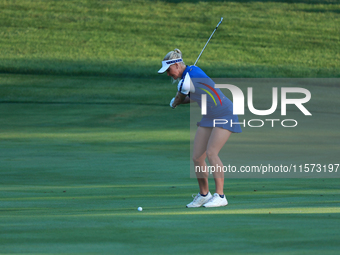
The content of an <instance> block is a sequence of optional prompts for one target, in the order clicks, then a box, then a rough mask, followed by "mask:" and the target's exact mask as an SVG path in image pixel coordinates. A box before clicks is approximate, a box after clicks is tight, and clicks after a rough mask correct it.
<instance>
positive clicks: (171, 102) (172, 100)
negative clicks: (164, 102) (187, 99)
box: [170, 98, 176, 109]
mask: <svg viewBox="0 0 340 255" xmlns="http://www.w3.org/2000/svg"><path fill="white" fill-rule="evenodd" d="M174 101H175V98H173V99H171V101H170V107H171V108H172V109H175V108H176V106H175V107H173V106H172V104H173V102H174Z"/></svg>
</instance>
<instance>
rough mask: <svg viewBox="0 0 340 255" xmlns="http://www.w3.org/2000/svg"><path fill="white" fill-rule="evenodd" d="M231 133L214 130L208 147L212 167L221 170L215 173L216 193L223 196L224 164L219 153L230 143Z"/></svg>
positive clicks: (223, 130) (220, 129)
mask: <svg viewBox="0 0 340 255" xmlns="http://www.w3.org/2000/svg"><path fill="white" fill-rule="evenodd" d="M230 135H231V132H230V131H229V130H226V129H223V128H218V127H215V128H213V130H212V132H211V135H210V138H209V141H208V146H207V151H206V154H207V157H208V160H209V163H210V165H211V166H215V169H216V170H217V169H220V170H221V171H219V172H217V171H216V172H215V173H213V175H214V179H215V185H216V193H218V194H220V195H223V185H224V173H223V163H222V161H221V159H220V157H219V156H218V153H219V152H220V150H221V149H222V147H223V146H224V144H225V143H226V142H227V141H228V139H229V137H230Z"/></svg>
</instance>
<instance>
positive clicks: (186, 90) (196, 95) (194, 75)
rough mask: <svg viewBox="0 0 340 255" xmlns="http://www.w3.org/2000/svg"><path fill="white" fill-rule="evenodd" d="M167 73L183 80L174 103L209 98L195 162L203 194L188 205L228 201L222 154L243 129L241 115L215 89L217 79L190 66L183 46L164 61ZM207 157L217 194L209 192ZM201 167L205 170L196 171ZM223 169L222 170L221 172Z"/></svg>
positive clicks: (198, 124)
mask: <svg viewBox="0 0 340 255" xmlns="http://www.w3.org/2000/svg"><path fill="white" fill-rule="evenodd" d="M165 71H166V72H167V74H168V76H171V77H172V78H173V79H174V80H177V79H179V78H180V79H181V80H180V81H179V83H178V92H177V94H176V97H174V98H173V99H172V100H171V102H170V106H171V107H172V108H175V107H176V106H177V105H180V104H185V103H189V102H190V101H194V102H197V103H198V104H199V106H200V107H201V103H202V98H206V99H205V102H206V115H203V117H202V119H201V121H200V122H198V123H197V126H198V128H197V131H196V135H195V140H194V151H193V161H194V165H195V172H196V177H197V181H198V185H199V193H198V194H197V195H196V196H195V198H194V200H193V201H192V202H191V203H189V204H188V205H187V207H200V206H204V207H218V206H225V205H227V204H228V201H227V198H226V196H225V195H224V192H223V185H224V173H223V163H222V162H221V160H220V158H219V156H218V154H219V151H220V150H221V149H222V147H223V145H224V144H225V143H226V142H227V140H228V138H229V136H230V135H231V133H240V132H242V130H241V127H240V126H239V124H233V123H238V118H237V116H236V115H233V104H232V102H231V101H230V100H229V99H228V98H227V97H226V96H225V95H224V94H223V93H222V92H221V90H220V89H217V88H215V84H214V82H213V81H212V80H211V79H210V78H209V77H208V76H207V75H206V74H205V73H204V72H203V71H202V70H201V69H200V68H199V67H197V66H186V65H185V64H184V62H183V59H182V53H181V51H180V50H179V49H175V50H174V51H170V52H169V53H168V54H166V56H165V57H164V59H163V61H162V68H161V69H160V70H159V71H158V73H164V72H165ZM214 119H223V120H227V121H223V123H225V122H226V124H216V123H215V122H214ZM206 157H207V158H208V160H209V163H210V166H211V167H212V166H214V167H215V172H214V173H213V177H214V180H215V186H216V187H215V189H216V190H215V193H214V195H213V196H212V195H211V193H210V191H209V184H208V175H209V172H208V171H204V169H207V164H206V162H205V159H206ZM196 169H201V170H202V171H196ZM218 169H220V171H217V170H218Z"/></svg>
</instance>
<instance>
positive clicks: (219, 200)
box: [203, 193, 228, 207]
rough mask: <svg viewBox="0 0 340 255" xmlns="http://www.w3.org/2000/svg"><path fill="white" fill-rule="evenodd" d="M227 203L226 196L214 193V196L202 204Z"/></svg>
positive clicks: (212, 205) (208, 205) (216, 205)
mask: <svg viewBox="0 0 340 255" xmlns="http://www.w3.org/2000/svg"><path fill="white" fill-rule="evenodd" d="M227 204H228V200H227V198H226V197H225V195H224V197H223V198H221V197H220V195H219V194H217V193H215V194H214V196H213V197H212V198H211V199H210V200H209V201H207V202H206V203H205V204H203V207H219V206H226V205H227Z"/></svg>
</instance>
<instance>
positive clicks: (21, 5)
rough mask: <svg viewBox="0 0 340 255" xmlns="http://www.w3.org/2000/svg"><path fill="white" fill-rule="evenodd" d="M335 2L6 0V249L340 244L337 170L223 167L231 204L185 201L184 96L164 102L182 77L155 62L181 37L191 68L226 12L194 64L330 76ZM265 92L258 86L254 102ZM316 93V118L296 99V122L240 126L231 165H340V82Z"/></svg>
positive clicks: (247, 248)
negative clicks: (293, 173) (251, 173)
mask: <svg viewBox="0 0 340 255" xmlns="http://www.w3.org/2000/svg"><path fill="white" fill-rule="evenodd" d="M339 11H340V3H339V1H337V0H328V1H319V0H313V1H305V0H299V1H277V0H274V1H255V0H254V1H252V0H244V1H194V0H189V1H151V0H150V1H147V0H145V1H142V0H138V1H113V0H112V1H111V0H108V1H99V0H98V1H92V0H91V1H90V0H72V1H52V0H48V1H40V0H25V1H18V0H17V1H9V0H3V1H0V14H1V15H0V49H1V50H0V254H207V253H208V254H232V255H234V254H235V255H238V254H241V255H246V254H253V255H255V254H256V255H259V254H279V255H288V254H289V255H291V254H293V255H302V254H325V255H333V254H334V255H335V254H338V253H339V250H340V245H339V240H338V239H339V227H340V189H339V188H340V184H339V179H336V178H312V179H307V178H291V179H287V178H282V179H278V178H277V179H267V178H264V179H255V178H242V179H232V178H228V176H227V178H226V180H225V194H226V196H227V198H228V201H229V204H228V206H227V207H223V208H191V209H189V208H185V205H186V204H188V203H189V202H191V201H192V194H194V195H196V194H197V192H198V185H197V181H196V179H194V178H190V162H191V159H190V136H191V135H192V132H191V131H190V106H189V105H182V106H179V107H177V108H176V109H175V110H172V109H171V108H170V107H169V102H170V100H171V98H172V97H173V96H174V95H175V93H176V89H177V84H171V83H170V81H169V79H167V78H166V77H165V76H166V75H158V74H157V70H158V69H159V68H160V66H161V60H162V58H163V57H164V55H165V54H166V53H167V52H169V51H170V50H173V49H174V48H180V49H181V50H182V51H183V57H184V60H185V62H186V64H193V63H194V62H195V60H196V58H197V56H198V54H199V53H200V51H201V49H202V48H203V46H204V44H205V43H206V41H207V39H208V38H209V36H210V34H211V32H212V31H213V29H214V28H215V26H216V24H217V23H218V21H219V20H220V18H221V17H222V16H223V17H224V21H223V23H222V25H221V26H220V27H219V29H218V31H217V32H216V34H215V35H214V37H213V38H212V40H211V42H210V43H209V45H208V46H207V49H206V50H205V52H204V53H203V55H202V57H201V59H200V61H199V62H198V66H200V67H202V69H203V70H204V71H206V73H207V74H208V75H209V76H211V77H237V78H243V77H253V78H258V77H266V78H272V77H286V78H287V77H319V78H320V77H326V78H328V77H333V78H336V77H339V74H340V64H339V63H340V61H339V60H340V55H339V39H340V36H339V24H340V23H339V21H340V17H339ZM313 80H314V79H313ZM334 81H338V79H334ZM304 85H305V84H303V85H301V84H300V86H302V87H304ZM292 86H295V87H296V86H298V83H297V84H293V85H292ZM267 88H268V86H267V87H266V86H265V87H260V86H258V87H254V93H255V95H256V101H255V102H254V104H255V105H256V107H257V108H259V109H266V108H268V107H270V103H271V101H270V100H268V98H269V97H268V95H270V91H268V90H267ZM242 89H243V90H244V89H245V88H243V87H242ZM308 89H309V90H310V91H311V93H312V99H311V101H310V102H308V103H307V104H306V107H307V109H308V110H310V111H311V112H312V114H313V116H312V117H309V116H302V114H301V113H300V112H299V111H298V110H297V109H296V107H295V108H294V107H293V106H292V107H288V111H289V117H287V118H296V119H298V120H299V122H300V123H299V126H298V127H296V128H295V129H286V130H283V129H275V131H276V133H274V132H273V131H272V129H271V128H269V127H265V128H263V129H250V128H244V129H243V133H242V134H239V135H232V136H231V138H230V140H229V141H228V143H227V144H226V146H225V148H224V149H225V150H226V151H227V152H228V153H229V158H230V162H229V163H232V164H244V165H252V164H259V163H261V160H262V161H265V162H271V163H275V164H277V163H279V162H281V161H280V160H283V161H284V162H281V163H301V160H303V163H329V164H330V163H332V164H336V163H340V162H339V159H338V155H339V148H340V147H339V146H340V142H339V141H340V139H339V107H340V105H339V100H338V98H339V96H340V91H339V85H338V84H337V83H332V84H330V83H320V84H315V83H313V84H312V85H311V86H310V87H308ZM227 96H228V97H230V95H229V94H228V95H227ZM230 98H231V97H230ZM278 111H279V109H278ZM275 116H276V115H275ZM249 117H250V115H249V113H248V112H247V113H246V115H245V118H249ZM280 117H281V116H280ZM338 171H340V169H338ZM209 181H210V184H211V189H210V191H211V192H213V191H214V183H213V180H209ZM139 206H141V207H143V211H142V212H139V211H138V210H137V208H138V207H139Z"/></svg>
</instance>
